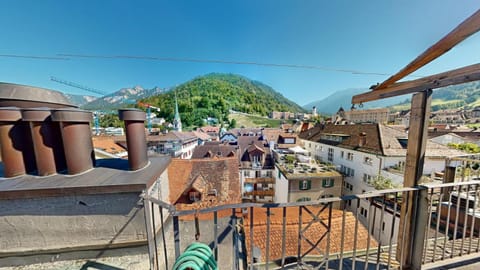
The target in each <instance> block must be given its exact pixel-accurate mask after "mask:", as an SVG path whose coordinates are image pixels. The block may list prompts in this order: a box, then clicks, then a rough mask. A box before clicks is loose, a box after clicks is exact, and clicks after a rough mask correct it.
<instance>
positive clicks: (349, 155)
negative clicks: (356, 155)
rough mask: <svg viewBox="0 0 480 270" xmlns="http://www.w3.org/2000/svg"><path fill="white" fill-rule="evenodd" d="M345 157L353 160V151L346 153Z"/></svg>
mask: <svg viewBox="0 0 480 270" xmlns="http://www.w3.org/2000/svg"><path fill="white" fill-rule="evenodd" d="M347 159H348V160H350V161H352V160H353V153H348V154H347Z"/></svg>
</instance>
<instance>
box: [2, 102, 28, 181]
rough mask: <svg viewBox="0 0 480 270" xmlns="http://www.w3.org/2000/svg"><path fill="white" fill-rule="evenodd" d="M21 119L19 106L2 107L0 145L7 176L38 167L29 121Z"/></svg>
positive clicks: (23, 172)
mask: <svg viewBox="0 0 480 270" xmlns="http://www.w3.org/2000/svg"><path fill="white" fill-rule="evenodd" d="M21 119H22V113H21V110H20V109H19V108H16V107H1V108H0V147H1V154H2V160H3V164H4V176H5V177H14V176H19V175H24V174H26V173H27V172H28V173H29V172H33V171H35V169H36V166H35V158H34V151H33V147H32V138H31V135H30V132H29V131H28V125H27V123H25V122H22V121H21Z"/></svg>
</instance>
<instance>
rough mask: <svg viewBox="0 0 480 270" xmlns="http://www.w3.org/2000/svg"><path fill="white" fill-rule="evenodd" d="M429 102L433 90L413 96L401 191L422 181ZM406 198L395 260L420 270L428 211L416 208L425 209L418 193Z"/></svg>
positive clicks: (408, 267) (407, 266)
mask: <svg viewBox="0 0 480 270" xmlns="http://www.w3.org/2000/svg"><path fill="white" fill-rule="evenodd" d="M431 100H432V90H426V91H424V92H419V93H416V94H414V95H413V97H412V105H411V116H410V126H409V129H408V145H407V158H406V163H405V175H404V180H403V185H404V187H414V186H417V185H418V182H419V180H420V177H422V172H423V164H424V160H425V149H426V144H427V134H428V133H427V132H428V120H429V116H430V105H431ZM406 195H407V194H403V196H404V201H403V203H402V210H401V214H400V226H399V233H398V245H397V260H398V261H399V262H400V263H401V265H402V266H403V269H420V265H418V263H419V261H418V257H419V258H420V264H421V257H422V255H423V241H424V235H425V229H426V225H427V224H426V223H427V220H428V209H423V208H424V207H421V208H422V209H420V208H419V206H423V205H424V203H423V202H421V201H420V200H421V198H418V196H419V195H420V192H415V193H414V192H411V193H410V194H409V196H406ZM419 202H420V203H419ZM422 224H424V226H423V225H422ZM418 241H421V243H419V242H418ZM419 248H420V250H418V249H419ZM414 257H416V258H414Z"/></svg>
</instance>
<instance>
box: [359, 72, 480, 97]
mask: <svg viewBox="0 0 480 270" xmlns="http://www.w3.org/2000/svg"><path fill="white" fill-rule="evenodd" d="M478 80H480V64H474V65H470V66H466V67H462V68H458V69H454V70H450V71H447V72H443V73H439V74H435V75H431V76H427V77H423V78H420V79H416V80H412V81H406V82H399V83H395V84H393V85H391V86H389V87H387V88H384V89H381V90H373V91H370V92H366V93H363V94H358V95H355V96H353V97H352V104H359V103H363V102H367V101H372V100H378V99H383V98H389V97H395V96H401V95H405V94H412V93H416V92H421V91H424V90H425V89H435V88H440V87H445V86H449V85H456V84H462V83H466V82H472V81H478Z"/></svg>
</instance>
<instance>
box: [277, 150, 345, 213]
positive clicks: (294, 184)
mask: <svg viewBox="0 0 480 270" xmlns="http://www.w3.org/2000/svg"><path fill="white" fill-rule="evenodd" d="M304 154H305V153H298V154H295V153H294V154H281V153H278V152H275V161H276V163H275V165H276V168H275V169H276V172H275V176H276V178H277V179H276V182H277V185H276V186H277V193H278V195H277V200H276V201H275V202H277V203H284V202H305V201H314V200H319V199H323V198H331V197H340V196H342V191H343V176H342V174H340V173H339V172H337V171H336V168H335V166H329V165H327V164H322V163H320V162H317V161H316V160H314V159H312V158H311V157H308V156H305V155H304ZM333 207H334V208H337V209H338V208H340V204H339V203H335V204H334V206H333Z"/></svg>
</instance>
